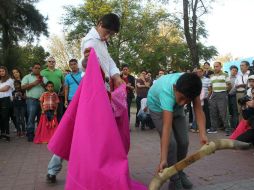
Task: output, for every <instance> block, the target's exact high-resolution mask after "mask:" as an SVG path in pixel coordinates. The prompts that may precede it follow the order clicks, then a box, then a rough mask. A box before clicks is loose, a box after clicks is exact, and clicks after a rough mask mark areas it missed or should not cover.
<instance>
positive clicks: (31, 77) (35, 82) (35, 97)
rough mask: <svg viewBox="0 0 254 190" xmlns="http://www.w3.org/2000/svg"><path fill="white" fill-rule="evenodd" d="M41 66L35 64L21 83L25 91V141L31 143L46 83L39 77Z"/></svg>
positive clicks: (45, 80)
mask: <svg viewBox="0 0 254 190" xmlns="http://www.w3.org/2000/svg"><path fill="white" fill-rule="evenodd" d="M40 71H41V65H40V64H38V63H36V64H34V66H33V67H32V73H31V74H28V75H26V76H25V77H24V78H23V79H22V81H21V88H22V89H23V90H26V105H27V114H28V122H27V140H28V141H29V142H32V141H33V138H34V128H35V117H36V116H37V120H38V121H39V115H40V101H39V98H40V96H41V94H42V93H43V92H44V91H45V89H44V85H45V84H46V83H47V79H46V78H45V77H42V76H41V75H40Z"/></svg>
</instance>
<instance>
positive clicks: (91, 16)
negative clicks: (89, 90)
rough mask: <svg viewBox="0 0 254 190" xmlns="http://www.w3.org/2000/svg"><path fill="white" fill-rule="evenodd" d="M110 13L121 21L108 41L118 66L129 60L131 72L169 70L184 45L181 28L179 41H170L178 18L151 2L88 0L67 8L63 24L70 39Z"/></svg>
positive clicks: (85, 31)
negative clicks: (117, 30)
mask: <svg viewBox="0 0 254 190" xmlns="http://www.w3.org/2000/svg"><path fill="white" fill-rule="evenodd" d="M109 12H114V13H116V14H118V15H119V17H120V22H121V30H120V32H119V33H118V34H117V35H115V36H114V37H113V38H112V39H111V40H110V41H109V51H110V53H111V55H112V57H113V58H114V60H115V62H116V64H117V65H118V66H121V64H123V63H127V64H129V65H130V68H131V69H132V71H135V72H138V71H139V70H140V69H149V70H150V71H151V72H153V73H156V72H157V71H158V70H159V69H160V68H164V69H168V67H169V65H170V61H171V59H170V57H171V53H174V56H179V55H180V53H179V54H176V53H175V52H174V51H173V50H174V49H176V48H178V49H180V47H185V46H184V45H183V44H182V43H185V42H183V34H180V33H181V32H180V31H179V30H178V32H177V35H174V38H179V40H178V42H177V43H173V41H172V44H171V41H170V38H171V36H173V35H171V34H175V33H173V32H171V30H172V28H173V27H174V29H175V30H177V27H178V26H177V24H178V22H179V20H178V19H175V18H174V17H173V16H171V15H170V14H169V13H168V12H167V11H166V10H165V9H163V8H161V7H158V6H155V5H154V4H152V3H147V4H145V3H140V2H138V1H134V0H120V1H118V0H108V1H107V0H86V1H84V4H83V5H82V6H79V7H66V15H65V16H64V17H63V24H64V26H66V28H65V30H66V32H67V33H68V40H72V39H80V38H81V37H83V36H85V34H86V33H87V32H88V30H89V29H90V28H91V27H92V26H96V24H97V22H98V20H99V18H100V17H101V16H103V15H104V14H106V13H109ZM163 26H168V27H164V28H163ZM162 30H163V31H164V32H162ZM173 44H174V45H175V44H177V45H178V44H179V46H177V47H176V46H174V45H173ZM185 50H186V48H185ZM177 58H178V57H177ZM179 59H180V58H179Z"/></svg>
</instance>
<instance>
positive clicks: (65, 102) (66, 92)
mask: <svg viewBox="0 0 254 190" xmlns="http://www.w3.org/2000/svg"><path fill="white" fill-rule="evenodd" d="M68 94H69V86H68V85H67V84H65V86H64V100H65V101H64V106H65V107H67V106H68Z"/></svg>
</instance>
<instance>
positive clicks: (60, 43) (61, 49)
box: [49, 35, 81, 70]
mask: <svg viewBox="0 0 254 190" xmlns="http://www.w3.org/2000/svg"><path fill="white" fill-rule="evenodd" d="M49 51H50V53H51V56H53V57H54V58H55V60H56V66H57V67H58V68H60V69H62V70H65V69H68V68H69V64H68V63H69V60H70V59H73V58H75V59H78V60H79V59H80V56H81V54H80V41H79V40H75V39H72V40H69V41H67V40H66V38H65V37H64V36H63V37H59V36H56V35H53V36H52V37H51V38H50V42H49Z"/></svg>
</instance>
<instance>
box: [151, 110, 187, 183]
mask: <svg viewBox="0 0 254 190" xmlns="http://www.w3.org/2000/svg"><path fill="white" fill-rule="evenodd" d="M150 115H151V118H152V120H153V124H154V125H155V127H156V129H157V131H158V132H159V135H160V138H161V135H162V127H163V117H162V115H163V114H162V112H153V111H151V110H150ZM188 146H189V137H188V126H187V121H186V117H185V115H184V109H183V107H182V106H181V107H180V106H178V107H176V108H175V109H174V113H173V123H172V130H171V136H170V142H169V152H168V165H169V166H172V165H174V164H175V163H177V162H178V161H180V160H182V159H184V158H185V157H186V155H187V153H188ZM178 178H179V175H178V174H176V175H174V176H172V177H171V180H176V179H178Z"/></svg>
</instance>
